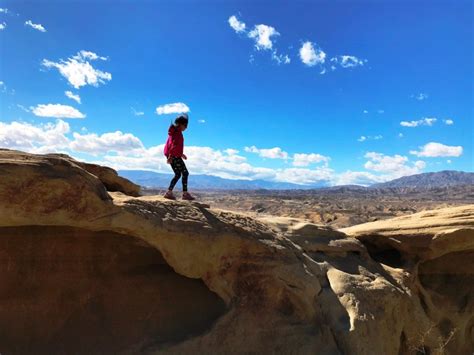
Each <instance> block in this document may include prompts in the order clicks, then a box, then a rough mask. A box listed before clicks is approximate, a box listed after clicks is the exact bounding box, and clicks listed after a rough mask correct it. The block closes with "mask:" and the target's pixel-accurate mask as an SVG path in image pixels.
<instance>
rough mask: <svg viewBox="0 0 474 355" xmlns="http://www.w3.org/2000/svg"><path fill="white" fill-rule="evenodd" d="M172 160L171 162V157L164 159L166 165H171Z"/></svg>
mask: <svg viewBox="0 0 474 355" xmlns="http://www.w3.org/2000/svg"><path fill="white" fill-rule="evenodd" d="M172 160H173V157H172V156H169V157H168V159H166V164H171V161H172Z"/></svg>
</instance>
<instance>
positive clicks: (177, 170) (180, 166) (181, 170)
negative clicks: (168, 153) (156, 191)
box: [169, 158, 189, 192]
mask: <svg viewBox="0 0 474 355" xmlns="http://www.w3.org/2000/svg"><path fill="white" fill-rule="evenodd" d="M171 168H172V169H173V172H174V177H173V179H171V182H170V187H169V189H170V190H173V189H174V185H176V183H177V182H178V180H179V178H180V177H181V176H183V178H182V179H181V182H182V183H183V192H186V191H188V175H189V172H188V169H186V164H184V161H183V159H181V158H172V160H171Z"/></svg>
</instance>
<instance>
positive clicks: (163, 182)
mask: <svg viewBox="0 0 474 355" xmlns="http://www.w3.org/2000/svg"><path fill="white" fill-rule="evenodd" d="M118 173H119V174H120V175H121V176H123V177H125V178H127V179H129V180H131V181H133V182H134V183H136V184H139V185H141V186H143V187H146V188H166V187H168V184H169V181H170V180H171V177H172V175H171V174H166V173H157V172H154V171H148V170H119V171H118ZM473 184H474V173H472V172H464V171H457V170H443V171H439V172H429V173H422V174H415V175H410V176H404V177H401V178H398V179H394V180H390V181H387V182H383V183H377V184H372V185H370V186H363V185H355V184H351V185H335V186H331V185H330V184H329V181H326V180H322V181H321V182H319V183H316V184H311V185H302V184H295V183H289V182H275V181H268V180H261V179H258V180H244V179H235V180H234V179H226V178H222V177H218V176H213V175H206V174H198V175H193V176H192V179H191V181H190V186H191V187H192V188H193V189H197V190H206V189H212V190H260V189H266V190H312V189H340V188H344V189H358V190H360V189H369V188H370V189H374V188H377V189H378V188H382V189H383V188H436V187H450V186H459V185H473Z"/></svg>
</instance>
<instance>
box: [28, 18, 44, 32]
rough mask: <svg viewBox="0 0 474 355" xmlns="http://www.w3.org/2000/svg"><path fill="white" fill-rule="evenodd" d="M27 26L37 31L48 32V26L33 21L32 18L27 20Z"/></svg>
mask: <svg viewBox="0 0 474 355" xmlns="http://www.w3.org/2000/svg"><path fill="white" fill-rule="evenodd" d="M25 26H29V27H31V28H33V29H35V30H37V31H40V32H46V28H44V27H43V25H41V24H39V23H33V22H31V20H28V21H25Z"/></svg>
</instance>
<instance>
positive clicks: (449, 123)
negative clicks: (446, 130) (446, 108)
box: [443, 118, 454, 126]
mask: <svg viewBox="0 0 474 355" xmlns="http://www.w3.org/2000/svg"><path fill="white" fill-rule="evenodd" d="M443 122H444V124H445V125H448V126H451V125H453V124H454V121H453V120H452V119H449V118H448V119H446V120H443Z"/></svg>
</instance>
